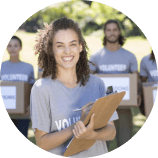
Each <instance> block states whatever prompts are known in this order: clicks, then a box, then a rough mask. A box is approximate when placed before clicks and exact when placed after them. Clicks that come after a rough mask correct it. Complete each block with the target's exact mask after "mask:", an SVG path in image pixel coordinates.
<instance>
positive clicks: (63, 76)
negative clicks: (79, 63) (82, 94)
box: [57, 69, 78, 88]
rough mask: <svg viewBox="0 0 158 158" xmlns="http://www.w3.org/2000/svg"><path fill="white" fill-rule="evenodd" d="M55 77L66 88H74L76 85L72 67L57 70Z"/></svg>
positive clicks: (75, 76) (74, 72)
mask: <svg viewBox="0 0 158 158" xmlns="http://www.w3.org/2000/svg"><path fill="white" fill-rule="evenodd" d="M75 70H76V69H75ZM57 79H58V80H59V81H60V82H61V83H63V84H64V85H65V86H66V87H68V88H75V87H76V86H77V85H78V84H77V75H76V71H74V70H73V71H72V69H66V70H62V69H60V70H58V74H57Z"/></svg>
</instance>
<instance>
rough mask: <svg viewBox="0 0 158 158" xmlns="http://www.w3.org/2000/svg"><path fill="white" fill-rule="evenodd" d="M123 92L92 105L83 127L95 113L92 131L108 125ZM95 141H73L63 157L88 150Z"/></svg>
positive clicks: (75, 139)
mask: <svg viewBox="0 0 158 158" xmlns="http://www.w3.org/2000/svg"><path fill="white" fill-rule="evenodd" d="M125 93H126V92H125V91H123V92H120V93H114V94H111V95H108V96H105V97H102V98H99V99H98V100H97V101H96V102H95V103H94V105H93V107H92V109H91V110H90V112H89V113H88V115H87V117H86V119H85V120H84V122H83V123H84V125H85V126H86V125H87V124H88V123H89V120H90V118H91V115H92V114H93V113H95V116H94V130H97V129H100V128H103V127H105V126H106V124H107V123H108V121H109V119H110V118H111V116H112V115H113V113H114V112H115V110H116V109H117V107H118V106H119V104H120V102H121V101H122V99H123V97H124V96H125ZM95 142H96V140H93V139H77V138H75V137H74V139H73V140H72V141H71V143H70V144H69V147H68V148H67V150H66V151H65V153H64V155H63V156H65V157H68V156H71V155H74V154H77V153H79V152H81V151H84V150H87V149H89V148H90V147H91V146H92V145H93V144H94V143H95Z"/></svg>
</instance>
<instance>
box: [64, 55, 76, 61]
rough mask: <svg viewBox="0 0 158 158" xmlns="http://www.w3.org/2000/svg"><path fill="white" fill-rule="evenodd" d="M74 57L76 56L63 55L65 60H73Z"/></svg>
mask: <svg viewBox="0 0 158 158" xmlns="http://www.w3.org/2000/svg"><path fill="white" fill-rule="evenodd" d="M73 58H74V56H73V55H69V56H64V57H62V59H63V61H64V62H71V61H72V60H73Z"/></svg>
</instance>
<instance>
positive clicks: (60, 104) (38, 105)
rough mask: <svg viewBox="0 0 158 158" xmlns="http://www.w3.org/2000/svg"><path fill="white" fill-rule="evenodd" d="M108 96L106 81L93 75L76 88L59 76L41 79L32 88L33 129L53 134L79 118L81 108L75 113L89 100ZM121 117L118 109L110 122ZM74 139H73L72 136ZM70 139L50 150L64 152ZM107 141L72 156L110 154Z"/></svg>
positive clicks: (60, 153)
mask: <svg viewBox="0 0 158 158" xmlns="http://www.w3.org/2000/svg"><path fill="white" fill-rule="evenodd" d="M104 96H105V86H104V83H103V81H102V80H101V79H100V78H99V77H97V76H94V75H90V79H89V81H88V82H87V83H86V85H85V86H81V87H80V85H78V86H77V87H75V88H67V87H66V86H65V85H63V84H62V83H61V82H60V81H59V80H58V79H56V80H52V79H51V77H50V76H49V77H47V78H41V79H39V80H37V81H36V83H35V84H34V86H33V88H32V91H31V119H32V128H33V130H34V132H35V128H37V129H38V130H41V131H44V132H47V133H52V132H56V131H60V130H62V129H65V128H67V127H69V126H70V125H72V124H74V123H75V122H77V121H79V119H80V116H81V111H76V112H73V110H74V109H76V108H80V107H82V106H84V105H85V104H87V103H88V102H89V101H94V102H95V101H96V99H98V98H100V97H104ZM116 119H118V115H117V112H116V111H115V112H114V114H113V116H112V117H111V119H110V120H109V121H113V120H116ZM70 140H71V139H70ZM70 140H68V141H66V142H65V143H64V144H62V145H60V146H58V147H56V148H54V149H52V150H50V151H49V152H51V153H54V154H57V155H63V154H64V152H65V151H66V147H67V145H68V143H69V142H70ZM107 152H108V150H107V146H106V143H105V141H100V140H97V141H96V143H95V144H94V145H93V146H92V147H91V148H90V149H88V150H85V151H83V152H80V153H78V154H75V155H74V156H72V157H75V158H81V157H91V156H97V155H101V154H104V153H107Z"/></svg>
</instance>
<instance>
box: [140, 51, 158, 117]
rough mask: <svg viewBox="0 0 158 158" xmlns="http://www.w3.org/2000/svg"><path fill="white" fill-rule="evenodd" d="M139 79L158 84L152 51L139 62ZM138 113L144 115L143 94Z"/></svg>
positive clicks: (157, 71)
mask: <svg viewBox="0 0 158 158" xmlns="http://www.w3.org/2000/svg"><path fill="white" fill-rule="evenodd" d="M140 79H141V82H158V69H157V64H156V59H155V55H154V52H153V50H152V51H151V54H149V55H147V56H145V57H144V58H143V59H142V61H141V64H140ZM140 111H141V113H142V114H143V115H145V111H144V99H143V94H142V103H141V106H140Z"/></svg>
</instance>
